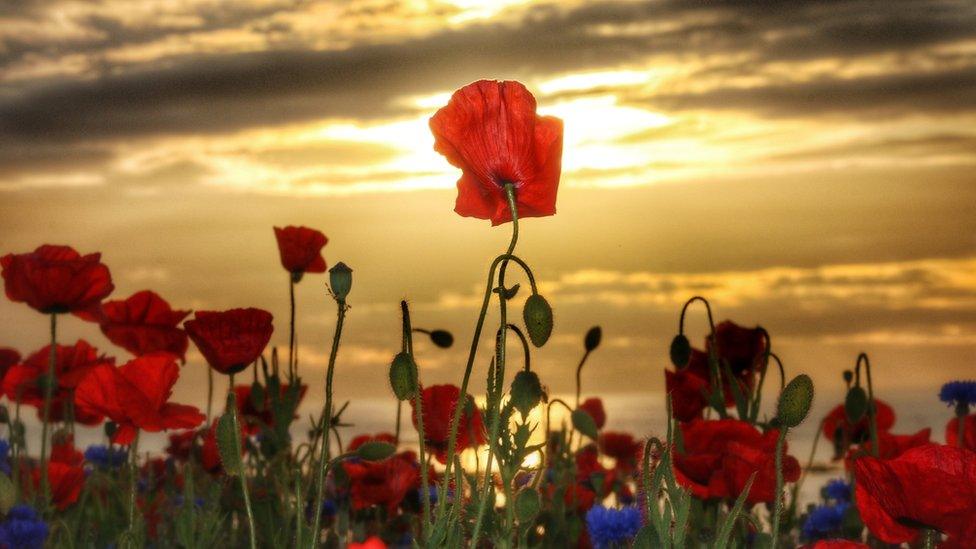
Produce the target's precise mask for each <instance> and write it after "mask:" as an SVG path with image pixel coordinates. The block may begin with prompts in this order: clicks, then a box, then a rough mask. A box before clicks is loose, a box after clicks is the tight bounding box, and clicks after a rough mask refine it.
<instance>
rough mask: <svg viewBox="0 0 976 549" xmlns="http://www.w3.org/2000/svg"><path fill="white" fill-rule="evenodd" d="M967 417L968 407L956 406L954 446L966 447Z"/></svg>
mask: <svg viewBox="0 0 976 549" xmlns="http://www.w3.org/2000/svg"><path fill="white" fill-rule="evenodd" d="M968 416H969V406H967V405H960V406H956V446H958V447H960V448H965V447H966V417H968Z"/></svg>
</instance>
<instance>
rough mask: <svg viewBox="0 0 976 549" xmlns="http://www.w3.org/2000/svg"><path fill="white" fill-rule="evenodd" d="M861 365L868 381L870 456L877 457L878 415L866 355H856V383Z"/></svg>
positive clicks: (868, 361) (869, 365) (859, 377)
mask: <svg viewBox="0 0 976 549" xmlns="http://www.w3.org/2000/svg"><path fill="white" fill-rule="evenodd" d="M861 364H864V371H865V373H866V374H867V381H868V426H869V429H870V432H871V454H872V455H873V456H874V457H878V452H879V448H878V414H877V413H876V411H875V409H876V406H875V403H874V385H873V384H872V383H871V361H870V360H869V359H868V355H867V353H861V354H859V355H857V365H856V366H855V368H854V372H855V376H856V377H857V380H858V382H860V380H861Z"/></svg>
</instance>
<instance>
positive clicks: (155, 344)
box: [85, 290, 190, 359]
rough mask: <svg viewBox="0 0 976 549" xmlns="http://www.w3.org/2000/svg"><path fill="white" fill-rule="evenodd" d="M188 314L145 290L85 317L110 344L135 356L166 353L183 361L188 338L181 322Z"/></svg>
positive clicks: (108, 304)
mask: <svg viewBox="0 0 976 549" xmlns="http://www.w3.org/2000/svg"><path fill="white" fill-rule="evenodd" d="M189 314H190V311H184V310H178V309H173V308H172V307H170V305H169V303H168V302H167V301H166V300H165V299H163V298H162V297H160V296H159V294H157V293H156V292H153V291H151V290H143V291H141V292H136V293H134V294H132V295H131V296H129V297H127V298H125V299H120V300H114V301H106V302H105V303H102V304H101V307H98V308H97V309H96V310H95V311H94V312H92V313H90V314H88V315H85V316H87V317H88V319H90V320H92V321H95V322H98V325H99V328H101V330H102V333H103V334H105V337H107V338H108V340H109V341H111V342H112V343H114V344H116V345H118V346H119V347H122V348H123V349H125V350H126V351H129V352H130V353H132V354H133V355H135V356H141V355H146V354H149V353H155V352H166V353H170V354H173V355H176V356H178V357H179V358H180V359H184V357H185V356H186V348H187V337H186V332H184V331H183V329H182V328H180V323H181V322H183V319H184V318H186V316H187V315H189Z"/></svg>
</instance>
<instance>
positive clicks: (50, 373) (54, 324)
mask: <svg viewBox="0 0 976 549" xmlns="http://www.w3.org/2000/svg"><path fill="white" fill-rule="evenodd" d="M57 332H58V315H57V313H51V354H50V357H49V358H48V362H47V379H46V380H45V382H44V415H42V416H41V419H42V420H43V426H42V427H41V497H42V498H44V503H45V505H46V504H47V502H49V501H51V486H50V482H49V479H48V472H47V460H48V455H47V434H48V429H49V428H50V427H49V425H50V423H51V419H50V418H51V397H52V396H53V393H54V385H55V384H56V383H57V377H56V376H55V373H54V366H55V365H56V364H57V360H58V349H57V347H58V345H57V342H58V338H57Z"/></svg>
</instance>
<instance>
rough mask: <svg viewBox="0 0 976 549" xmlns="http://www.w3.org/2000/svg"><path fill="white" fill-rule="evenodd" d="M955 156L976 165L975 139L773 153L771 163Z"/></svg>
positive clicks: (874, 142) (943, 136) (934, 137)
mask: <svg viewBox="0 0 976 549" xmlns="http://www.w3.org/2000/svg"><path fill="white" fill-rule="evenodd" d="M945 154H952V155H959V156H964V157H969V158H970V159H972V160H974V161H976V135H969V134H957V133H938V134H931V135H923V136H921V137H910V138H906V137H901V138H883V139H867V140H858V141H853V142H848V143H844V144H841V145H831V146H827V147H814V148H807V149H801V150H797V151H791V152H786V153H777V154H775V155H770V156H769V158H770V159H772V160H807V159H820V158H838V157H844V158H857V157H874V156H884V157H888V158H918V157H926V156H932V155H945Z"/></svg>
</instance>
